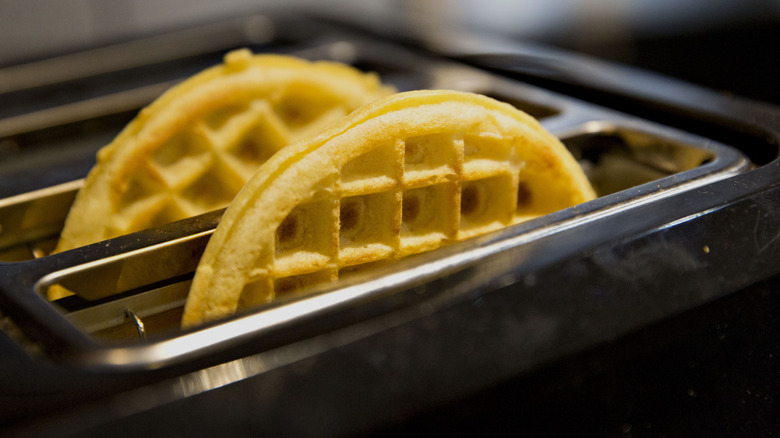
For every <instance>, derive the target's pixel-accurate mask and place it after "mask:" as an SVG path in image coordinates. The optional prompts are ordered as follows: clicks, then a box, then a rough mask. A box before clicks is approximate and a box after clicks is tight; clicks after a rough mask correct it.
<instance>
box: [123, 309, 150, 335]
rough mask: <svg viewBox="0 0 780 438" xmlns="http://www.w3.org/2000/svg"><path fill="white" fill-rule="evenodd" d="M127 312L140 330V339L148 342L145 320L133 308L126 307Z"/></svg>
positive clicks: (138, 330) (137, 329)
mask: <svg viewBox="0 0 780 438" xmlns="http://www.w3.org/2000/svg"><path fill="white" fill-rule="evenodd" d="M125 314H126V315H127V317H128V318H130V321H132V323H133V325H135V329H136V331H137V332H138V339H139V340H140V341H141V342H142V343H143V342H146V328H144V322H143V321H142V320H141V318H140V317H139V316H138V315H136V313H135V312H133V309H129V308H128V309H125Z"/></svg>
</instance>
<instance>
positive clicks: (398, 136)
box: [182, 90, 595, 327]
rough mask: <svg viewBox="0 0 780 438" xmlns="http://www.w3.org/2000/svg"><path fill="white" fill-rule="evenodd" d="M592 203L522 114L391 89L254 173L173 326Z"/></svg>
mask: <svg viewBox="0 0 780 438" xmlns="http://www.w3.org/2000/svg"><path fill="white" fill-rule="evenodd" d="M594 197H595V194H594V192H593V189H592V188H591V186H590V183H589V182H588V180H587V178H586V177H585V175H584V173H583V172H582V169H581V168H580V166H579V165H578V163H577V162H576V161H575V159H574V158H573V157H572V156H571V154H570V153H569V152H568V150H567V149H566V148H565V147H564V146H563V144H561V143H560V141H558V139H556V138H555V137H554V136H552V135H551V134H550V133H548V132H547V131H546V130H544V128H542V126H541V125H540V124H539V123H538V122H537V121H536V120H535V119H533V118H532V117H530V116H529V115H527V114H525V113H523V112H521V111H519V110H517V109H515V108H514V107H512V106H510V105H508V104H505V103H501V102H498V101H496V100H494V99H491V98H488V97H485V96H482V95H477V94H471V93H465V92H457V91H429V90H423V91H413V92H406V93H399V94H396V95H393V96H390V97H387V98H383V99H380V100H378V101H375V102H374V103H372V104H369V105H367V106H365V107H363V108H361V109H359V110H357V111H355V112H354V113H352V114H350V115H348V116H346V117H344V118H343V119H341V120H339V121H338V122H336V123H334V124H332V125H331V126H330V127H328V128H327V129H325V130H324V131H322V132H320V133H319V134H317V135H314V136H311V137H308V138H306V139H303V140H301V141H298V142H296V143H294V144H292V145H290V146H289V147H287V148H285V149H284V150H282V151H280V152H279V153H277V154H276V155H274V156H273V157H271V159H270V160H268V161H267V162H266V163H265V164H264V165H262V166H261V167H260V169H259V170H258V172H257V173H256V174H255V175H254V176H253V177H252V178H251V179H250V180H249V182H248V183H247V184H246V185H245V186H244V188H243V189H242V190H241V192H240V193H239V194H238V196H237V197H236V198H235V199H234V201H233V202H232V203H231V205H230V206H229V207H228V209H227V211H226V212H225V215H224V216H223V218H222V220H221V222H220V224H219V225H218V226H217V229H216V230H215V233H214V235H213V236H212V237H211V239H210V241H209V243H208V246H207V248H206V251H205V253H204V254H203V257H202V259H201V261H200V264H199V266H198V269H197V271H196V274H195V278H194V280H193V283H192V286H191V289H190V292H189V296H188V299H187V302H186V306H185V310H184V316H183V319H182V325H183V326H184V327H189V326H193V325H196V324H199V323H202V322H205V321H209V320H213V319H216V318H220V317H223V316H226V315H230V314H232V313H234V312H235V311H236V310H237V309H240V308H244V307H252V306H256V305H259V304H262V303H266V302H269V301H271V300H274V299H275V298H277V297H280V296H282V295H285V294H290V293H300V292H302V291H305V290H306V289H308V288H311V287H314V286H316V285H319V284H321V283H323V282H328V281H333V280H336V279H337V278H339V276H341V275H344V274H345V273H347V272H354V271H355V270H360V269H364V268H365V267H369V266H373V265H374V264H376V263H382V262H386V261H388V260H395V259H399V258H402V257H405V256H408V255H411V254H416V253H420V252H423V251H429V250H433V249H436V248H439V247H441V246H443V245H446V244H449V243H452V242H456V241H460V240H463V239H467V238H469V237H473V236H477V235H480V234H484V233H487V232H490V231H493V230H496V229H499V228H501V227H506V226H510V225H512V224H516V223H519V222H522V221H525V220H528V219H530V218H534V217H537V216H540V215H544V214H547V213H551V212H553V211H556V210H560V209H563V208H567V207H570V206H573V205H576V204H578V203H581V202H585V201H588V200H590V199H593V198H594Z"/></svg>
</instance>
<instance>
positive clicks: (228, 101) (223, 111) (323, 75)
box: [49, 49, 393, 299]
mask: <svg viewBox="0 0 780 438" xmlns="http://www.w3.org/2000/svg"><path fill="white" fill-rule="evenodd" d="M392 91H393V90H392V88H391V87H388V86H384V85H382V84H381V83H380V81H379V79H378V78H377V76H376V75H374V74H365V73H362V72H359V71H357V70H355V69H353V68H352V67H349V66H346V65H342V64H338V63H333V62H325V61H319V62H313V63H312V62H307V61H304V60H300V59H297V58H293V57H288V56H280V55H254V56H253V55H252V54H251V53H250V52H249V51H248V50H246V49H242V50H237V51H234V52H231V53H228V54H227V55H226V56H225V62H224V64H221V65H218V66H216V67H213V68H210V69H208V70H205V71H203V72H201V73H199V74H197V75H195V76H193V77H191V78H190V79H188V80H186V81H184V82H183V83H181V84H179V85H177V86H175V87H173V88H172V89H170V90H169V91H168V92H166V93H165V94H163V95H162V96H161V97H160V98H158V99H157V100H156V101H155V102H153V103H152V104H151V105H149V106H148V107H146V108H144V109H143V110H142V111H141V112H140V113H139V115H138V116H137V117H136V118H135V119H134V120H133V121H132V122H131V123H130V124H129V125H128V126H127V127H126V128H125V129H124V130H123V131H122V132H121V133H120V134H119V136H118V137H117V138H116V139H115V140H114V141H113V142H112V143H111V144H110V145H108V146H106V147H104V148H103V149H102V150H100V152H99V153H98V162H97V164H96V166H95V167H94V168H93V169H92V170H91V172H90V173H89V175H88V177H87V179H86V182H85V184H84V187H83V188H82V189H81V190H80V192H79V194H78V196H77V199H76V200H75V202H74V204H73V206H72V208H71V210H70V213H69V215H68V218H67V221H66V223H65V226H64V229H63V231H62V234H61V238H60V241H59V243H58V245H57V248H56V250H55V251H57V252H59V251H64V250H67V249H71V248H75V247H79V246H83V245H86V244H89V243H94V242H98V241H101V240H104V239H108V238H112V237H116V236H119V235H123V234H127V233H130V232H134V231H139V230H142V229H146V228H150V227H154V226H157V225H162V224H165V223H169V222H173V221H175V220H179V219H183V218H187V217H192V216H195V215H198V214H201V213H205V212H208V211H212V210H216V209H219V208H222V207H225V206H226V205H227V204H228V203H229V202H230V200H231V199H232V198H233V196H235V194H236V193H238V191H239V190H240V189H241V187H242V186H243V185H244V183H245V182H246V181H247V180H248V179H249V177H250V176H251V175H252V174H254V172H255V171H256V170H257V168H258V167H259V166H260V164H262V163H263V162H265V161H266V160H267V159H268V158H269V157H270V156H272V155H273V154H274V153H275V152H276V151H277V150H279V149H281V148H282V147H284V146H286V145H287V144H289V143H290V142H292V141H295V140H297V139H299V138H302V137H305V136H307V135H309V134H311V133H313V132H318V131H320V130H322V128H323V127H324V126H325V125H327V124H330V123H331V122H333V121H334V120H336V119H339V118H341V117H343V116H344V115H346V114H348V113H350V112H351V111H353V110H355V109H356V108H358V107H361V106H363V105H365V104H366V103H368V102H370V101H372V100H374V99H377V98H379V97H382V96H385V95H387V94H390V93H392ZM66 294H68V293H67V292H64V291H62V290H61V288H51V289H50V291H49V297H50V298H51V299H56V298H59V297H61V296H63V295H66Z"/></svg>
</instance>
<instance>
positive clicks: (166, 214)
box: [105, 93, 349, 238]
mask: <svg viewBox="0 0 780 438" xmlns="http://www.w3.org/2000/svg"><path fill="white" fill-rule="evenodd" d="M348 112H349V109H348V108H346V106H345V105H344V104H343V103H342V102H337V101H334V100H330V101H329V100H325V101H320V102H316V101H314V100H311V99H310V100H308V101H305V102H304V101H301V100H299V99H297V93H296V94H293V95H292V96H284V97H281V98H278V99H277V100H276V102H274V101H272V100H271V99H267V98H258V99H255V100H253V101H250V102H247V103H243V104H234V105H228V106H226V107H223V108H218V109H216V110H213V111H211V112H210V113H209V114H208V115H206V116H204V117H201V118H198V119H196V120H194V121H193V122H192V123H190V124H189V125H188V126H186V127H185V128H184V129H183V130H181V131H179V132H177V133H176V134H174V135H173V137H172V138H169V139H168V140H167V141H164V142H163V143H162V144H161V145H160V146H159V147H158V148H156V149H155V150H154V152H153V154H152V157H151V159H149V160H144V161H142V162H141V165H140V166H139V168H138V169H137V170H136V171H135V172H133V174H132V175H131V178H129V179H128V180H127V182H121V181H118V183H121V184H126V185H125V187H126V188H125V190H124V191H123V192H124V193H123V194H122V196H121V197H120V198H118V201H117V202H116V205H115V208H116V210H117V213H118V214H116V217H117V222H116V223H115V224H113V225H112V227H110V228H109V229H107V231H106V233H107V235H106V236H105V237H106V238H108V237H112V236H116V235H121V234H125V233H128V232H131V231H134V230H140V229H144V228H149V227H153V226H157V225H162V224H165V223H170V222H173V221H175V220H179V219H183V218H187V217H192V216H195V215H198V214H201V213H205V212H208V211H213V210H216V209H219V208H222V207H225V206H226V205H227V204H228V203H229V202H230V200H232V199H233V197H234V196H235V194H236V193H238V191H239V190H240V189H241V187H243V185H244V183H246V181H247V180H248V179H249V178H250V177H251V176H252V174H253V173H254V172H255V171H256V170H257V168H258V167H259V166H260V165H261V164H262V163H263V162H265V161H266V160H267V159H268V158H270V157H271V155H273V154H274V153H275V152H276V151H278V150H279V149H281V148H282V147H284V146H285V145H287V144H289V143H290V142H292V141H294V140H296V139H298V138H300V137H301V136H303V135H305V134H306V133H307V132H309V131H310V130H317V129H318V128H319V127H321V126H323V125H325V124H327V123H329V122H332V121H333V120H335V119H337V118H339V117H342V116H343V115H345V114H347V113H348Z"/></svg>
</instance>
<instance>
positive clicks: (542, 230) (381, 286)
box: [0, 40, 749, 369]
mask: <svg viewBox="0 0 780 438" xmlns="http://www.w3.org/2000/svg"><path fill="white" fill-rule="evenodd" d="M293 53H294V54H296V55H298V56H304V57H307V58H312V59H322V58H326V59H335V60H338V61H342V62H349V63H352V64H355V65H357V66H370V67H375V68H377V69H378V70H379V71H380V73H381V71H383V70H388V71H391V72H394V73H395V74H396V75H397V77H401V78H403V79H404V81H406V82H401V83H399V84H396V85H397V86H399V88H402V89H403V86H404V85H407V86H408V84H410V83H413V84H415V85H416V86H417V87H418V88H453V89H460V90H465V91H472V92H478V93H482V94H487V95H490V96H493V97H495V98H498V99H500V100H504V101H507V102H510V103H512V104H514V105H515V106H517V107H518V108H521V109H524V110H526V111H528V112H529V113H530V114H532V115H534V116H536V117H538V118H539V119H540V120H541V122H542V124H543V125H544V126H545V127H546V128H547V129H549V130H550V131H551V132H553V133H554V134H556V135H557V136H559V137H560V138H561V139H562V140H563V141H564V142H565V143H566V144H567V145H569V146H570V148H571V149H572V151H573V153H574V154H575V156H577V157H578V158H579V159H580V161H581V163H582V165H583V167H584V169H585V170H586V172H587V173H588V175H589V177H590V179H591V180H592V181H593V184H594V186H595V187H596V188H597V190H598V191H599V195H600V198H599V199H597V200H596V201H593V202H590V203H586V204H584V205H580V206H577V207H574V208H571V209H567V210H565V211H562V212H560V213H558V214H555V215H550V216H547V217H543V218H540V219H538V220H534V221H531V222H529V223H527V224H522V225H519V226H516V227H512V228H510V229H507V230H504V231H501V232H497V233H494V234H492V235H491V236H489V240H488V241H486V240H485V239H476V240H473V241H470V242H466V243H463V244H460V245H457V246H456V247H455V248H456V249H449V250H446V251H439V252H437V253H436V254H435V255H433V256H429V257H417V258H414V259H413V260H410V261H406V262H404V263H402V264H399V265H397V266H395V267H394V268H392V269H390V272H386V273H385V274H384V275H380V274H381V272H382V271H378V272H377V273H373V274H372V278H373V279H372V280H370V281H364V282H361V283H359V284H355V285H352V286H349V287H347V286H341V285H340V284H339V285H338V286H337V287H336V288H335V289H333V290H330V291H328V292H327V293H319V294H314V295H312V296H310V297H304V298H299V299H297V300H295V301H294V302H290V303H282V304H278V305H273V306H270V308H267V309H258V310H257V311H256V312H253V313H252V314H249V315H243V316H239V317H237V318H235V319H233V320H230V321H225V322H222V323H220V324H217V325H213V326H209V327H205V328H202V329H199V330H195V331H192V332H188V333H181V332H180V330H179V329H178V321H177V319H176V318H177V317H178V315H179V314H180V311H181V306H182V305H183V300H184V295H185V293H186V292H185V291H186V284H187V279H186V278H182V276H186V275H187V274H189V273H191V272H193V271H194V269H195V267H196V265H197V261H198V259H199V256H200V254H201V252H202V251H203V248H204V247H205V244H206V242H207V241H208V236H209V235H210V232H211V230H210V229H205V230H200V231H197V230H195V229H193V228H192V227H191V226H189V225H188V223H187V221H183V222H182V223H179V224H174V225H171V226H168V227H163V229H167V230H169V232H170V233H173V234H176V235H177V237H175V238H170V239H168V240H165V241H162V242H156V243H154V244H153V245H149V246H143V245H141V246H139V247H134V248H131V249H124V250H116V252H115V253H111V254H96V252H95V248H98V247H99V248H101V250H103V251H105V248H108V247H112V246H114V245H116V243H115V242H114V241H107V242H105V243H101V244H98V245H93V246H89V247H85V248H81V249H76V250H73V251H70V253H71V254H70V259H71V260H79V261H80V262H79V263H75V264H72V265H70V264H68V265H62V264H57V263H52V262H50V261H49V260H47V259H46V258H44V259H43V260H42V261H40V263H41V266H46V268H44V271H46V274H45V275H43V276H42V277H36V278H35V279H33V281H34V286H33V288H32V289H31V290H30V292H32V291H33V290H34V292H35V293H37V294H39V295H43V294H44V292H45V290H46V288H47V287H48V286H50V285H52V284H55V283H58V284H61V285H64V286H65V287H67V288H68V289H70V290H72V291H74V292H76V293H77V294H78V295H79V296H80V297H81V298H84V299H87V300H98V299H103V298H106V297H110V296H113V295H115V294H122V293H125V292H128V291H134V290H135V291H136V293H135V294H133V293H132V292H131V293H130V295H128V296H125V295H123V296H120V297H118V298H117V299H116V300H115V301H112V302H109V303H102V302H101V303H100V304H98V305H95V306H94V307H91V306H90V304H89V303H88V302H85V303H82V306H83V308H80V309H79V310H76V311H73V312H69V311H67V310H64V309H59V310H58V311H59V312H60V313H61V314H62V315H63V317H64V318H65V320H67V321H68V322H70V323H72V324H74V326H75V328H76V329H77V330H78V331H79V332H81V334H82V336H83V337H84V338H86V340H85V342H86V343H87V344H89V343H90V342H94V345H93V347H94V348H90V349H87V350H80V349H79V348H77V347H73V348H70V349H68V351H67V353H66V354H64V355H63V357H66V358H67V360H68V361H71V362H73V363H75V364H78V365H79V366H85V367H90V368H117V369H144V368H157V367H162V366H168V365H171V364H174V363H178V362H181V361H184V360H187V359H188V358H192V357H198V356H203V355H208V354H211V353H212V352H214V351H217V350H223V349H227V348H230V347H231V346H232V345H235V344H237V343H240V342H241V341H242V340H244V339H248V338H256V339H262V338H263V337H267V336H271V335H274V334H275V333H276V332H279V331H284V330H286V329H288V328H287V327H288V326H289V324H290V322H291V321H294V322H295V323H296V324H300V323H302V322H304V321H307V320H311V319H316V318H319V317H322V315H327V314H333V313H337V312H339V311H341V310H342V309H345V308H349V307H355V306H360V305H361V303H365V302H370V301H376V300H380V299H381V298H382V297H384V296H386V295H388V294H391V293H397V292H398V291H402V290H406V289H409V288H413V287H414V285H418V284H424V283H426V282H430V281H432V280H433V279H436V278H440V277H443V276H446V275H448V274H449V273H451V272H455V271H458V270H462V269H465V268H467V267H469V266H471V265H473V264H475V263H478V261H479V260H483V259H485V258H487V257H490V256H493V255H495V254H498V253H500V252H502V251H505V250H507V249H508V248H512V247H517V246H520V245H524V244H528V243H529V242H532V241H534V240H538V239H542V238H544V237H547V236H550V235H554V234H556V233H560V232H561V231H562V230H565V229H570V228H576V227H578V226H580V225H581V224H583V223H587V222H591V221H597V220H601V219H603V218H604V217H608V216H613V215H620V214H622V213H624V212H625V211H627V210H631V209H635V208H638V207H640V206H643V205H648V204H652V203H654V202H656V201H658V200H659V199H663V198H665V197H671V196H675V195H677V194H679V193H681V192H684V191H688V190H692V189H695V188H697V187H701V186H702V185H706V184H710V183H713V182H715V181H718V180H722V179H726V178H729V177H731V176H733V175H735V174H737V173H740V172H743V171H745V170H747V169H749V163H748V161H747V160H746V159H745V157H744V156H742V155H741V154H740V153H739V152H738V151H737V149H735V148H731V147H728V146H726V145H721V144H718V143H716V142H713V141H711V140H709V139H706V138H701V137H698V136H695V135H691V134H688V133H685V132H682V131H679V130H675V129H672V128H668V127H665V126H662V125H659V124H656V123H652V122H649V121H646V120H641V119H638V118H636V117H632V116H629V115H625V114H621V113H618V112H614V111H610V110H608V109H605V108H601V107H598V106H596V105H593V104H589V103H585V102H582V101H579V100H576V99H572V98H570V97H566V96H563V95H559V94H556V93H552V92H549V91H547V90H543V89H541V88H536V87H532V86H528V85H526V84H522V83H519V82H515V81H511V80H507V79H505V78H501V77H498V76H495V75H491V74H488V73H485V72H483V71H480V70H477V69H474V68H471V67H467V66H464V65H461V64H457V63H453V62H448V61H444V60H438V59H433V58H428V57H424V56H420V55H417V54H414V53H412V52H409V51H406V50H404V49H401V48H398V47H393V46H389V45H383V44H378V45H372V44H367V43H365V42H361V41H349V40H339V41H336V42H333V43H327V44H323V45H320V46H313V47H311V48H308V49H305V50H303V51H296V52H293ZM392 78H393V76H392V75H391V76H389V77H387V78H386V79H392ZM78 186H79V183H78V182H72V183H70V184H68V185H65V186H58V187H57V188H53V189H45V190H43V191H39V192H37V193H33V194H29V195H22V196H20V197H16V198H12V200H11V201H6V202H5V204H6V205H5V206H0V221H2V223H8V224H9V225H6V226H4V232H3V234H2V236H3V237H4V240H3V241H4V242H8V244H7V245H6V246H5V250H4V252H5V254H10V255H13V256H16V255H17V254H18V248H19V247H20V246H23V247H36V246H38V242H39V241H41V240H43V241H46V240H50V239H53V238H55V236H56V234H57V230H56V229H55V228H53V226H52V224H57V223H61V222H62V221H63V220H64V214H65V213H66V211H67V205H66V204H64V201H61V200H65V199H69V198H68V196H71V197H72V196H73V194H72V192H73V191H75V190H76V189H77V188H78ZM68 189H70V191H69V190H68ZM53 200H59V202H60V204H59V205H58V206H57V207H58V208H53V207H50V206H49V203H51V202H53ZM42 208H43V209H45V210H47V211H49V212H50V213H49V214H47V215H46V217H47V218H48V219H47V221H46V223H44V224H41V226H38V224H36V223H35V222H33V223H32V224H31V225H29V224H28V223H27V222H26V221H17V223H14V224H12V221H11V220H10V219H6V218H8V217H14V216H19V215H22V216H24V217H32V218H40V217H41V216H42V215H41V214H40V213H38V212H39V211H40V209H42ZM170 230H174V231H170ZM156 232H157V231H149V232H141V233H138V240H141V241H148V240H150V239H149V238H148V237H145V235H148V234H150V233H156ZM155 284H161V285H162V286H160V287H156V286H154V285H155ZM150 287H151V289H150ZM141 297H142V298H141ZM54 307H55V308H58V307H59V306H57V305H56V304H55V305H54ZM128 312H130V313H128ZM128 315H131V317H130V318H129V319H128ZM160 315H165V316H163V317H161V316H160ZM136 318H138V320H136ZM147 319H154V320H155V321H157V323H156V324H154V327H153V328H149V327H147V328H146V329H145V330H144V332H143V338H144V340H145V341H146V342H142V343H136V344H135V345H129V346H128V344H127V343H128V342H131V344H133V343H134V342H135V341H136V340H137V339H138V334H137V332H138V330H132V328H134V327H135V328H137V327H138V326H139V325H141V324H143V321H145V320H147ZM128 324H129V325H128ZM123 327H124V329H123ZM128 327H129V328H131V329H130V330H128ZM63 342H64V343H65V344H66V345H67V344H68V340H67V339H63ZM66 349H67V348H66Z"/></svg>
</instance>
